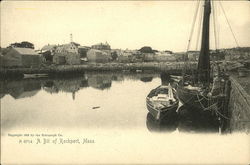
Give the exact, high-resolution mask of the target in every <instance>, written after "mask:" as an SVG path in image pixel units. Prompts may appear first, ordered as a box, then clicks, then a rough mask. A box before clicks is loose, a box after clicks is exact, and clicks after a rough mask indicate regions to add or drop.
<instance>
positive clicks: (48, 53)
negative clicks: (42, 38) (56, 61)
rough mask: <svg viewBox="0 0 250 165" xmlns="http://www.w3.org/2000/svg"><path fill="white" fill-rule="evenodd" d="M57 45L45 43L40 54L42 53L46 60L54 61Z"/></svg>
mask: <svg viewBox="0 0 250 165" xmlns="http://www.w3.org/2000/svg"><path fill="white" fill-rule="evenodd" d="M56 48H57V45H50V44H48V45H45V46H43V47H42V49H41V50H40V54H42V57H43V59H44V61H45V62H52V61H53V56H54V54H55V52H56Z"/></svg>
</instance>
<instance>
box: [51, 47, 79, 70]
mask: <svg viewBox="0 0 250 165" xmlns="http://www.w3.org/2000/svg"><path fill="white" fill-rule="evenodd" d="M79 46H80V44H78V43H75V42H70V43H69V44H64V45H59V46H57V48H56V50H55V54H54V56H53V63H55V64H68V65H75V64H80V55H79V52H78V47H79Z"/></svg>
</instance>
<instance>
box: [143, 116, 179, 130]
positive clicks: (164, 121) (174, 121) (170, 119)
mask: <svg viewBox="0 0 250 165" xmlns="http://www.w3.org/2000/svg"><path fill="white" fill-rule="evenodd" d="M146 125H147V128H148V130H149V131H150V132H173V131H175V130H176V129H177V126H178V115H177V113H176V112H175V113H174V112H173V113H172V114H168V115H166V116H164V117H163V118H160V119H159V120H156V119H155V118H154V116H153V115H152V114H151V113H149V112H148V114H147V119H146Z"/></svg>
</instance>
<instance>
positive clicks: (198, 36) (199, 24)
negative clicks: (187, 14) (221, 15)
mask: <svg viewBox="0 0 250 165" xmlns="http://www.w3.org/2000/svg"><path fill="white" fill-rule="evenodd" d="M202 9H203V8H202V7H201V8H200V18H199V23H198V34H197V40H196V46H195V50H198V44H199V39H200V34H201V22H202V21H201V20H202V16H203V12H202V11H203V10H202Z"/></svg>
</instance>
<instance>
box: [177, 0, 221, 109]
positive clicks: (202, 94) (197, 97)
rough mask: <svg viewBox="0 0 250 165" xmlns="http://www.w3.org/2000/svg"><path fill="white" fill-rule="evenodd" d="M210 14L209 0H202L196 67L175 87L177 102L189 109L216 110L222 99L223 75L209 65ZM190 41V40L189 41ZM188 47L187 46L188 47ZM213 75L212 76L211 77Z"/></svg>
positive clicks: (216, 68) (216, 67)
mask: <svg viewBox="0 0 250 165" xmlns="http://www.w3.org/2000/svg"><path fill="white" fill-rule="evenodd" d="M210 14H211V0H204V12H203V24H202V38H201V49H200V52H199V59H198V67H197V69H196V70H193V71H192V74H187V73H185V70H184V72H183V74H182V78H181V80H180V81H179V82H178V85H177V95H178V98H179V100H180V101H181V102H182V103H183V104H184V105H185V106H187V107H190V108H189V109H192V110H193V109H195V110H199V111H200V110H201V111H206V110H212V109H215V108H218V104H219V101H220V100H221V99H222V98H223V90H224V84H223V82H225V81H224V78H225V77H226V75H224V73H223V72H221V71H220V69H219V68H218V67H219V65H216V63H215V62H213V63H212V64H213V65H212V66H211V65H210V52H209V51H210V50H209V26H210V23H209V22H210ZM189 41H190V40H189ZM188 47H189V46H188ZM211 75H213V76H211Z"/></svg>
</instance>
